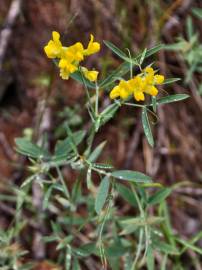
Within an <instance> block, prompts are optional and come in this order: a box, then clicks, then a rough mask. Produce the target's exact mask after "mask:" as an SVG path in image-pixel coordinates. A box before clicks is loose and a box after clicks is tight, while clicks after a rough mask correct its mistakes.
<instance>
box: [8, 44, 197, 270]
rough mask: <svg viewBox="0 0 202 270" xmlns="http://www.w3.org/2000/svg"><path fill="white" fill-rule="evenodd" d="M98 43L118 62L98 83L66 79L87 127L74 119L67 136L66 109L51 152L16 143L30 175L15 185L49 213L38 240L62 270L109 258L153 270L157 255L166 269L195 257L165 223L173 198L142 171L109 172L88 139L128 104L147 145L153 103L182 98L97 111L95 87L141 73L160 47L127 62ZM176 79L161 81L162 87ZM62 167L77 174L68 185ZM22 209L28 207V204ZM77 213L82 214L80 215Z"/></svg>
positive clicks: (127, 269) (128, 268) (117, 264)
mask: <svg viewBox="0 0 202 270" xmlns="http://www.w3.org/2000/svg"><path fill="white" fill-rule="evenodd" d="M105 44H106V46H107V47H108V48H109V49H110V50H111V51H112V52H113V53H114V54H115V55H116V56H118V57H119V58H120V60H121V61H123V63H121V64H120V66H119V67H118V68H117V69H116V70H114V71H112V73H111V74H110V75H108V76H107V77H106V78H104V79H103V80H101V81H98V82H97V83H91V82H90V81H88V80H87V79H85V78H83V76H82V73H81V72H80V71H78V72H75V73H73V74H71V77H72V78H73V79H74V80H76V81H78V82H79V83H81V84H83V85H84V88H85V90H86V98H87V103H86V108H87V110H88V113H89V116H90V120H91V125H90V127H89V126H88V127H87V128H86V127H85V128H84V127H80V125H82V123H83V121H82V119H80V118H79V124H78V126H79V129H80V130H78V131H74V129H75V128H78V126H77V125H74V124H73V122H71V121H70V119H71V117H73V116H74V113H72V111H70V110H67V109H66V111H65V112H63V115H62V117H63V116H64V113H65V116H67V120H66V121H64V123H63V125H62V128H63V130H65V134H63V140H58V141H57V142H56V145H55V148H54V150H53V151H52V152H51V151H50V153H49V152H48V151H47V150H46V148H45V147H41V146H38V145H36V144H34V143H32V142H31V141H29V140H28V139H25V138H18V139H16V147H17V151H18V152H19V153H21V154H23V155H24V156H27V157H28V158H29V160H30V162H31V163H32V164H31V166H29V171H30V175H29V176H28V178H27V179H26V180H25V181H24V183H23V184H22V186H21V191H23V192H24V193H26V195H27V196H29V187H30V186H31V184H32V183H37V184H38V185H39V186H40V187H41V189H42V193H43V200H42V209H43V211H44V210H45V212H46V213H50V214H53V215H50V216H49V215H48V214H47V217H46V218H47V221H48V222H49V223H51V229H52V232H51V233H50V235H46V236H44V242H45V243H49V242H54V243H55V245H56V250H57V252H58V253H59V258H60V263H61V265H62V266H63V267H64V268H65V269H66V270H68V269H74V270H79V269H82V267H83V266H82V265H83V264H82V263H83V261H85V260H86V259H88V258H89V257H90V256H96V257H98V258H99V260H100V261H101V262H102V264H103V267H105V266H106V264H107V261H108V262H109V265H110V267H111V268H112V269H116V270H118V269H124V270H134V269H139V268H140V266H142V267H147V269H148V270H154V269H157V268H155V267H156V265H157V264H158V263H159V260H156V258H159V257H160V258H164V260H163V263H162V265H163V266H162V265H161V268H162V269H163V268H164V269H166V264H167V260H170V261H175V260H176V261H177V260H179V259H180V256H181V255H182V254H183V253H184V252H186V250H187V249H191V250H193V251H195V252H197V253H199V254H201V249H200V248H199V247H198V246H197V245H196V241H195V240H194V241H184V240H182V239H180V237H178V236H176V234H174V231H173V229H172V226H171V225H170V224H171V222H170V216H169V213H168V209H167V204H166V199H167V197H168V196H172V194H171V192H172V188H168V187H163V186H161V188H160V189H159V186H160V184H159V183H156V182H153V180H152V178H151V177H150V176H148V175H146V174H144V173H142V172H138V171H132V170H124V169H114V166H113V165H112V164H109V163H110V162H107V161H104V162H100V161H99V158H100V156H101V155H102V152H103V150H104V147H105V146H106V147H107V141H102V142H101V143H100V144H98V145H97V146H94V139H95V136H96V134H97V133H98V132H99V131H100V128H101V127H102V126H103V125H105V124H106V123H107V122H108V121H109V120H110V119H112V118H114V117H115V116H116V113H117V111H118V110H119V108H121V107H122V106H131V107H133V108H134V109H137V110H138V109H141V111H142V114H141V121H142V125H143V130H144V134H145V135H146V139H147V141H148V143H149V144H150V146H151V147H153V146H154V138H153V135H152V122H151V120H150V116H149V114H151V115H153V116H155V117H156V118H157V115H156V114H157V112H158V106H160V105H162V104H167V103H173V102H176V101H182V100H184V99H186V98H188V95H186V94H174V95H167V96H160V97H152V99H150V100H147V101H145V103H144V104H142V103H133V102H129V101H128V100H124V101H123V100H118V99H117V100H115V101H114V102H112V103H111V104H109V105H107V106H106V107H105V108H102V107H101V106H99V105H100V102H101V100H100V98H101V95H100V91H101V89H102V90H104V91H106V92H108V91H109V88H111V87H112V85H113V84H114V83H115V81H117V80H119V79H120V78H121V79H122V78H123V76H125V75H129V73H130V74H131V73H133V72H134V71H133V68H134V67H136V68H139V69H142V65H144V62H145V59H147V58H148V57H149V56H151V55H154V54H155V53H156V52H158V51H159V50H160V49H162V48H163V46H162V45H157V46H155V47H153V48H150V49H145V50H143V52H142V53H140V54H138V55H137V56H132V57H131V54H130V52H129V56H128V53H127V50H126V51H122V50H121V49H119V48H117V47H116V46H115V45H114V44H112V43H111V42H108V41H105ZM178 80H179V79H178V78H171V79H166V80H165V82H164V85H165V86H166V85H167V84H171V83H174V82H177V81H178ZM67 167H68V169H69V170H71V171H73V172H74V174H76V177H75V179H74V178H72V177H73V176H70V177H69V178H68V180H67V179H66V178H65V174H64V173H63V170H62V169H63V168H67ZM74 174H72V175H74ZM96 176H97V178H98V177H99V179H101V181H100V183H99V185H97V184H96V183H97V181H96V180H97V178H96ZM66 180H67V181H66ZM68 181H69V182H68ZM70 182H71V183H70ZM86 187H87V189H86ZM24 193H23V194H24ZM19 194H20V196H19V197H20V198H21V199H20V200H18V207H17V209H18V210H19V211H20V210H21V209H22V207H27V202H26V200H25V199H23V200H22V193H19ZM23 198H24V197H23ZM117 200H118V201H121V202H122V203H124V205H126V204H127V203H128V204H130V206H131V207H132V208H131V212H130V214H129V216H121V215H118V214H117V208H118V207H119V205H117ZM28 206H29V208H30V204H29V205H28ZM83 209H86V211H85V213H84V214H81V212H83ZM32 211H34V209H33V210H32ZM43 213H44V212H43ZM52 216H54V218H53V219H52V218H51V217H52ZM18 218H19V216H18ZM21 218H22V217H21ZM40 218H41V216H40ZM50 219H52V220H50ZM18 221H19V220H18ZM88 228H91V230H93V229H94V230H93V231H90V233H89V235H88V233H86V232H87V229H88ZM9 241H10V240H9ZM9 241H8V242H9ZM156 254H158V257H156ZM123 262H124V263H123ZM122 265H124V266H123V267H124V268H122ZM105 268H106V267H105ZM19 269H20V268H19Z"/></svg>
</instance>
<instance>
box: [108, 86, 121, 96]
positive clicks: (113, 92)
mask: <svg viewBox="0 0 202 270" xmlns="http://www.w3.org/2000/svg"><path fill="white" fill-rule="evenodd" d="M109 96H110V98H111V99H115V98H118V97H119V96H120V86H118V85H117V86H115V87H114V88H113V89H112V90H111V92H110V94H109Z"/></svg>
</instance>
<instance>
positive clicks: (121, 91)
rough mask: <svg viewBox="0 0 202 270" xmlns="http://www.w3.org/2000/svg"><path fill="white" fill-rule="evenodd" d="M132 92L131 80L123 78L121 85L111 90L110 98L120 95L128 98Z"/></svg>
mask: <svg viewBox="0 0 202 270" xmlns="http://www.w3.org/2000/svg"><path fill="white" fill-rule="evenodd" d="M131 94H132V90H131V86H130V84H129V81H124V80H121V81H120V83H119V85H117V86H115V87H114V88H113V89H112V90H111V92H110V98H111V99H115V98H117V97H119V96H120V98H122V99H127V98H128V97H129V96H130V95H131Z"/></svg>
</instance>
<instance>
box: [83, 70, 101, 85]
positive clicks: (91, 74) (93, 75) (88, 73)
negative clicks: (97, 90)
mask: <svg viewBox="0 0 202 270" xmlns="http://www.w3.org/2000/svg"><path fill="white" fill-rule="evenodd" d="M81 70H82V72H83V74H84V76H85V77H86V78H87V79H88V80H89V81H91V82H94V81H96V80H97V76H98V73H99V72H98V71H96V70H88V69H87V68H85V67H82V69H81Z"/></svg>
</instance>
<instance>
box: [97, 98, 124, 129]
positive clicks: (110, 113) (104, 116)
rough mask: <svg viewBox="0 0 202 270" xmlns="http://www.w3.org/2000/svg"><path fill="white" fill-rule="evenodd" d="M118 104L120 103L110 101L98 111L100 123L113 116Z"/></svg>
mask: <svg viewBox="0 0 202 270" xmlns="http://www.w3.org/2000/svg"><path fill="white" fill-rule="evenodd" d="M120 106H121V105H120V104H119V103H117V102H115V103H112V104H110V105H109V106H108V107H107V108H105V109H104V110H103V111H102V112H101V113H100V119H101V123H102V125H103V124H105V123H106V122H107V121H109V120H110V119H111V118H112V117H113V116H114V114H115V113H116V112H117V110H118V108H119V107H120Z"/></svg>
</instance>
